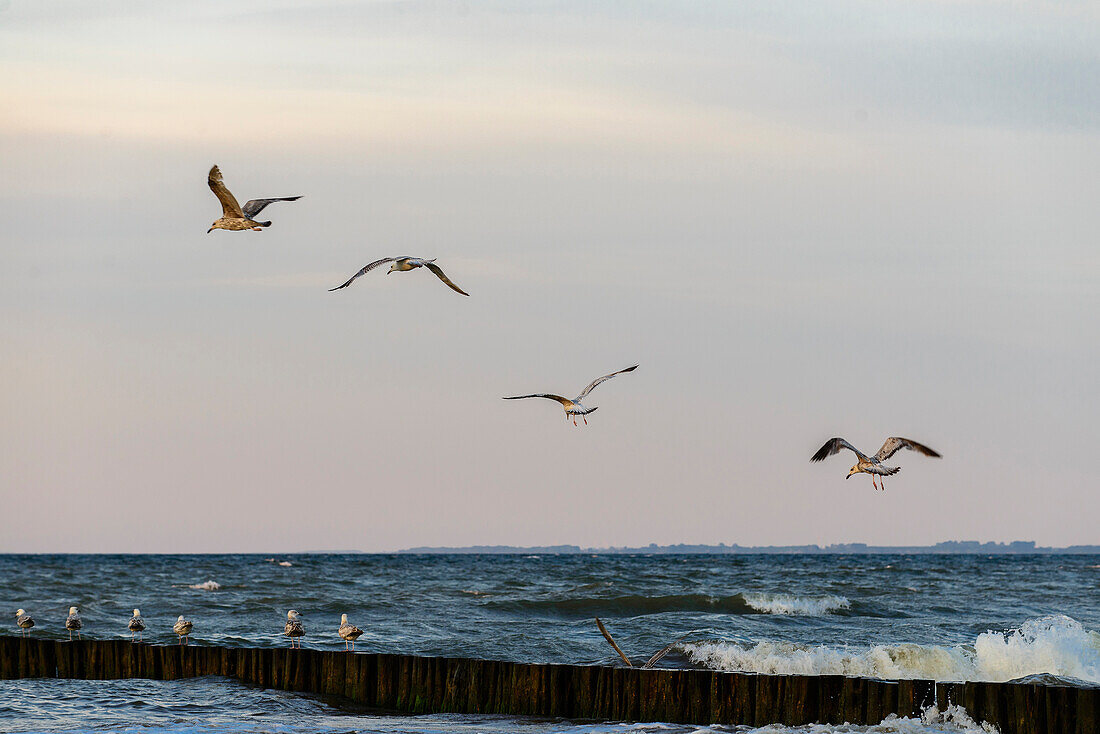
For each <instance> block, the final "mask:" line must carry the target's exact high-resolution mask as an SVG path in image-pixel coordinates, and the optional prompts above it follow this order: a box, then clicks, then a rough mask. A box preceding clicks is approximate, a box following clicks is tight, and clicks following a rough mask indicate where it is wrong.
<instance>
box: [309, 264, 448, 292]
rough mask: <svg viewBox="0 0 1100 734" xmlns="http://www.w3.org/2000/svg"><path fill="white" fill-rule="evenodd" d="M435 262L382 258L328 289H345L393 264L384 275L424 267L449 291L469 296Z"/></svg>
mask: <svg viewBox="0 0 1100 734" xmlns="http://www.w3.org/2000/svg"><path fill="white" fill-rule="evenodd" d="M435 261H436V258H434V257H433V258H432V259H431V260H425V259H424V258H422V257H409V256H408V255H402V256H401V257H384V258H382V259H381V260H375V261H374V262H372V263H370V264H369V265H365V266H363V269H362V270H360V271H359V272H358V273H356V274H355V275H353V276H351V277H350V278H348V279H347V280H346V281H345V282H344V284H343V285H338V286H336V287H335V288H329V292H330V293H331V292H332V291H338V290H340V289H341V288H347V287H348V286H349V285H351V284H352V281H354V280H355V279H356V278H358V277H359V276H360V275H366V274H367V273H369V272H370V271H372V270H374V269H375V268H377V267H378V266H379V265H385V264H386V263H393V265H390V269H389V270H387V271H386V275H389V274H390V273H392V272H394V271H395V270H396V271H399V272H404V271H406V270H415V269H416V268H419V267H425V268H427V269H428V270H431V271H432V272H433V273H435V277H437V278H439V279H440V280H442V281H443V282H444V283H446V284H447V286H448V287H449V288H450V289H451V290H453V291H455V292H457V293H461V294H462V295H464V296H468V295H470V294H469V293H467V292H466V291H464V290H462V289H461V288H459V287H458V286H457V285H455V284H454V283H452V282H451V279H450V278H448V277H447V276H446V275H445V274H444V273H443V270H442V268H440V267H439V266H438V265H434V264H433V263H435Z"/></svg>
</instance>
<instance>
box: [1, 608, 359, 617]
mask: <svg viewBox="0 0 1100 734" xmlns="http://www.w3.org/2000/svg"><path fill="white" fill-rule="evenodd" d="M26 613H27V610H26V609H16V610H15V616H17V617H22V616H23V615H24V614H26ZM344 616H345V617H346V616H347V615H346V614H345V615H344Z"/></svg>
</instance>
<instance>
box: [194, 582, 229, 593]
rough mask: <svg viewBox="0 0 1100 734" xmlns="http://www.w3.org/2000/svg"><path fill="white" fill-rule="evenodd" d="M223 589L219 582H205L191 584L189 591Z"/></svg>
mask: <svg viewBox="0 0 1100 734" xmlns="http://www.w3.org/2000/svg"><path fill="white" fill-rule="evenodd" d="M221 587H222V585H221V584H219V583H218V582H217V581H203V582H202V583H201V584H191V585H189V586H188V587H187V588H188V589H197V590H198V591H217V590H218V589H220V588H221Z"/></svg>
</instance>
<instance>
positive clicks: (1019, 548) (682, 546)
mask: <svg viewBox="0 0 1100 734" xmlns="http://www.w3.org/2000/svg"><path fill="white" fill-rule="evenodd" d="M398 553H468V554H478V553H500V554H507V553H523V554H544V553H545V554H579V553H597V554H602V555H615V554H639V553H641V554H647V553H654V554H685V553H708V554H738V553H772V554H802V553H811V554H823V555H824V554H856V553H877V554H887V555H896V554H935V553H940V554H950V553H970V554H975V555H997V554H1000V555H1005V554H1028V553H1031V554H1034V553H1042V554H1053V553H1058V554H1062V553H1072V554H1080V555H1093V554H1100V545H1071V546H1067V547H1065V548H1048V547H1044V546H1037V545H1035V541H1032V540H1015V541H1013V542H1011V543H979V542H978V541H976V540H948V541H944V542H942V543H936V544H935V545H867V544H866V543H837V544H835V545H826V546H820V545H763V546H748V545H745V546H742V545H737V544H736V543H735V544H733V545H726V544H725V543H719V544H718V545H689V544H686V543H678V544H676V545H657V544H656V543H650V544H649V545H647V546H641V547H637V548H628V547H622V548H614V547H612V548H581V547H580V546H578V545H538V546H530V547H519V546H514V545H471V546H466V547H463V548H446V547H420V548H407V549H405V550H401V551H398Z"/></svg>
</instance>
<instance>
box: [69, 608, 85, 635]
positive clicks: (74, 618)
mask: <svg viewBox="0 0 1100 734" xmlns="http://www.w3.org/2000/svg"><path fill="white" fill-rule="evenodd" d="M83 626H84V623H83V622H82V621H80V614H79V613H78V612H77V611H76V607H69V616H68V617H66V618H65V629H67V630H69V642H72V641H73V632H75V633H76V638H77V639H78V640H79V639H80V629H81V627H83Z"/></svg>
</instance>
